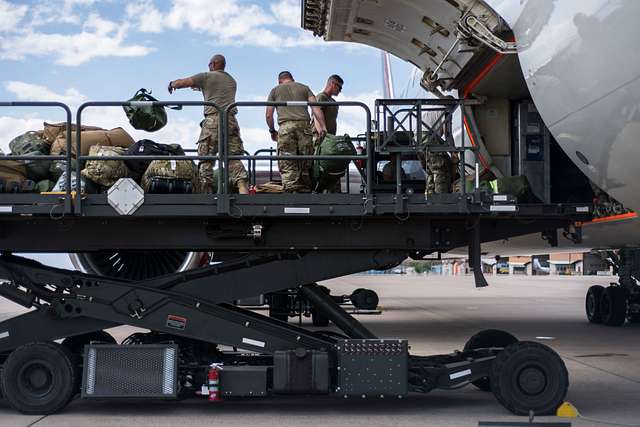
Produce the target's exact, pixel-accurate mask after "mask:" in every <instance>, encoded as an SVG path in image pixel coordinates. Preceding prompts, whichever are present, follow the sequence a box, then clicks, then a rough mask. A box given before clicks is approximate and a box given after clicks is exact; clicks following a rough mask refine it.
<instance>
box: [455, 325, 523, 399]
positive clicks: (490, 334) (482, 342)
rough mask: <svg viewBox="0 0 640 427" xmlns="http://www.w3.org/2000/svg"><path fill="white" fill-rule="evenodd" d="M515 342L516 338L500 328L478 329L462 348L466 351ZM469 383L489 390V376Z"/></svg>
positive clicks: (505, 345)
mask: <svg viewBox="0 0 640 427" xmlns="http://www.w3.org/2000/svg"><path fill="white" fill-rule="evenodd" d="M515 342H518V338H516V337H514V336H513V335H511V334H510V333H509V332H506V331H502V330H500V329H485V330H484V331H480V332H478V333H477V334H475V335H473V336H472V337H471V338H469V340H468V341H467V343H466V344H465V345H464V350H465V351H467V350H476V349H479V348H491V347H501V348H504V347H507V346H509V345H511V344H513V343H515ZM471 384H473V385H474V386H476V387H478V388H479V389H480V390H482V391H491V381H490V380H489V377H484V378H480V379H478V380H475V381H472V382H471Z"/></svg>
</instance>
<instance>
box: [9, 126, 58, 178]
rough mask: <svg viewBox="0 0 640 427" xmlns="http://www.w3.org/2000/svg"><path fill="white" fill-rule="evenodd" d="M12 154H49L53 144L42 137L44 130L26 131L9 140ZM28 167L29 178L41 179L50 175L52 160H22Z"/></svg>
mask: <svg viewBox="0 0 640 427" xmlns="http://www.w3.org/2000/svg"><path fill="white" fill-rule="evenodd" d="M9 148H10V149H11V154H12V155H15V156H48V155H49V151H50V150H51V144H49V142H48V141H46V140H45V139H44V138H42V132H32V131H30V132H26V133H23V134H22V135H20V136H17V137H15V138H14V139H13V140H11V142H9ZM20 162H22V163H24V165H25V167H26V173H27V178H28V179H31V180H33V181H41V180H43V179H48V178H49V177H50V174H49V167H50V166H51V161H50V160H20Z"/></svg>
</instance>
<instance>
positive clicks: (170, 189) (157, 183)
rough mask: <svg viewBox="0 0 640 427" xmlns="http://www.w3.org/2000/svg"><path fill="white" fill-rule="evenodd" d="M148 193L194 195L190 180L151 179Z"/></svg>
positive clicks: (148, 182)
mask: <svg viewBox="0 0 640 427" xmlns="http://www.w3.org/2000/svg"><path fill="white" fill-rule="evenodd" d="M146 192H147V193H151V194H189V193H193V182H192V181H191V180H188V179H172V178H159V177H157V176H156V177H153V178H149V179H148V181H147V190H146Z"/></svg>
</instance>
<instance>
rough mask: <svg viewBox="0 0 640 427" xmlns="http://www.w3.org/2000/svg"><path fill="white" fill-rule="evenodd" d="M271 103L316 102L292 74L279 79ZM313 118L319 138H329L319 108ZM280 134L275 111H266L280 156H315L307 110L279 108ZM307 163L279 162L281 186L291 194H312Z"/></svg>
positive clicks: (308, 163) (315, 108)
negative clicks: (274, 120)
mask: <svg viewBox="0 0 640 427" xmlns="http://www.w3.org/2000/svg"><path fill="white" fill-rule="evenodd" d="M267 100H268V101H270V102H291V101H297V102H316V97H315V96H314V95H313V93H312V92H311V89H309V87H308V86H306V85H303V84H301V83H297V82H296V81H295V80H294V79H293V76H292V75H291V73H290V72H289V71H283V72H281V73H280V74H279V75H278V86H276V87H274V88H273V89H272V90H271V93H269V98H268V99H267ZM311 109H312V110H313V115H314V118H315V120H314V126H315V129H316V131H317V132H318V136H319V137H320V138H324V136H325V135H326V134H327V126H326V125H325V122H324V115H323V114H322V110H321V109H320V108H319V107H311ZM277 111H278V126H279V128H278V130H277V131H276V129H275V127H274V122H273V112H274V107H267V110H266V116H265V118H266V121H267V126H268V127H269V133H270V134H271V139H272V140H273V141H276V142H277V143H278V145H277V147H278V155H279V156H295V155H311V154H313V143H312V140H311V139H312V138H311V137H312V131H311V128H310V126H309V120H310V117H309V111H308V110H307V107H305V106H295V107H277ZM310 166H311V162H310V161H308V160H279V161H278V169H280V175H281V176H282V186H283V187H284V191H285V192H288V193H302V192H310V191H311V178H310V176H309V169H310Z"/></svg>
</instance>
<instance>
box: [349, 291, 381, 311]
mask: <svg viewBox="0 0 640 427" xmlns="http://www.w3.org/2000/svg"><path fill="white" fill-rule="evenodd" d="M350 299H351V303H352V304H353V305H354V306H355V307H356V308H358V309H361V310H375V309H376V308H378V303H379V302H380V298H378V294H377V293H375V292H374V291H372V290H371V289H364V288H359V289H356V290H355V291H353V293H352V294H351V297H350Z"/></svg>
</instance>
